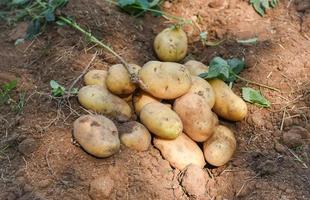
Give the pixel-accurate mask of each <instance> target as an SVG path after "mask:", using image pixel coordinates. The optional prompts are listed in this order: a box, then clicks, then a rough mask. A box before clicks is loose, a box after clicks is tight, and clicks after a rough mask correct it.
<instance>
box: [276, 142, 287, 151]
mask: <svg viewBox="0 0 310 200" xmlns="http://www.w3.org/2000/svg"><path fill="white" fill-rule="evenodd" d="M274 149H275V150H276V151H277V152H278V153H285V152H286V148H285V146H283V145H282V144H280V143H279V142H275V144H274Z"/></svg>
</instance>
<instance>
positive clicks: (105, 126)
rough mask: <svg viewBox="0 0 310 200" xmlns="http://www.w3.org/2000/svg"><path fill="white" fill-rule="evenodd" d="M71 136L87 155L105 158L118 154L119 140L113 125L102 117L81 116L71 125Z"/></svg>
mask: <svg viewBox="0 0 310 200" xmlns="http://www.w3.org/2000/svg"><path fill="white" fill-rule="evenodd" d="M73 136H74V138H75V139H76V141H77V142H78V143H79V144H80V145H81V146H82V148H83V149H84V150H85V151H87V152H88V153H89V154H91V155H94V156H96V157H100V158H105V157H108V156H111V155H113V154H115V153H116V152H118V150H119V148H120V140H119V138H118V131H117V128H116V126H115V125H114V123H113V122H112V121H111V120H110V119H108V118H106V117H104V116H102V115H83V116H81V117H79V118H78V119H77V120H75V122H74V123H73Z"/></svg>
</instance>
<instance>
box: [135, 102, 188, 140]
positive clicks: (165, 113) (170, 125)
mask: <svg viewBox="0 0 310 200" xmlns="http://www.w3.org/2000/svg"><path fill="white" fill-rule="evenodd" d="M140 120H141V122H142V124H143V125H144V126H146V128H147V129H148V130H149V131H151V132H152V133H153V134H155V135H157V136H158V137H161V138H164V139H174V138H176V137H178V136H179V134H180V133H181V132H182V130H183V125H182V121H181V119H180V118H179V116H178V115H177V114H176V113H175V112H174V111H173V110H171V109H170V108H169V107H168V106H166V105H164V104H162V103H158V102H152V103H149V104H147V105H145V106H144V107H143V108H142V110H141V112H140Z"/></svg>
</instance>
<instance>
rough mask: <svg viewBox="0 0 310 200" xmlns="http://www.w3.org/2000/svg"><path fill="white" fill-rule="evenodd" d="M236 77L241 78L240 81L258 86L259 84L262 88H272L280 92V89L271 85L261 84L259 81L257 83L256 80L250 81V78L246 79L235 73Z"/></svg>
mask: <svg viewBox="0 0 310 200" xmlns="http://www.w3.org/2000/svg"><path fill="white" fill-rule="evenodd" d="M234 75H235V76H236V77H237V78H238V79H240V80H242V81H245V82H247V83H250V84H253V85H258V86H261V87H263V88H267V89H270V90H273V91H276V92H280V90H279V89H278V88H275V87H272V86H269V85H265V84H261V83H257V82H254V81H251V80H248V79H245V78H243V77H241V76H239V75H237V74H234Z"/></svg>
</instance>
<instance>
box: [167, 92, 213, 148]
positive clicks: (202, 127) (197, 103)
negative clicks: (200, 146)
mask: <svg viewBox="0 0 310 200" xmlns="http://www.w3.org/2000/svg"><path fill="white" fill-rule="evenodd" d="M173 110H174V111H175V112H176V113H177V114H178V115H179V117H180V118H181V120H182V123H183V127H184V132H185V133H186V134H187V135H188V136H189V137H190V138H191V139H192V140H194V141H196V142H204V141H206V140H207V139H208V138H210V137H211V135H212V134H213V131H214V128H215V126H216V125H217V123H218V120H217V118H216V117H215V115H214V113H213V112H212V111H211V107H210V106H209V105H208V104H207V102H206V101H205V100H204V99H203V98H202V97H201V96H199V95H197V94H190V93H189V94H185V95H183V96H182V97H180V98H178V99H176V100H175V102H174V105H173Z"/></svg>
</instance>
